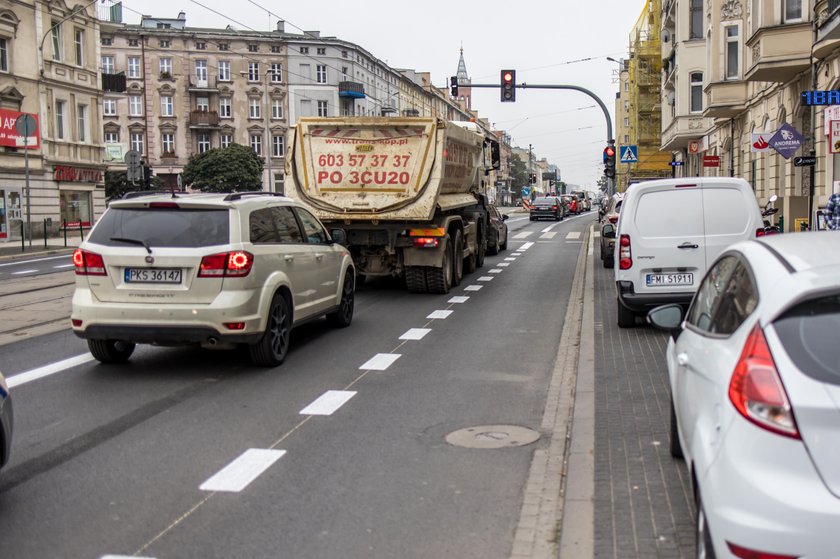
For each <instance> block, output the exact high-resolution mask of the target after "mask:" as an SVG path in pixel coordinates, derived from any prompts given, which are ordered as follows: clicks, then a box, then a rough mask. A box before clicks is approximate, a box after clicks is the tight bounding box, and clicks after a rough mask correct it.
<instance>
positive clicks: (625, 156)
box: [618, 146, 639, 163]
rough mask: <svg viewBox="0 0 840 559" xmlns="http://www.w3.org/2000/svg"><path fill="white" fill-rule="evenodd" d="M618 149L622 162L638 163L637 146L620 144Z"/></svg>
mask: <svg viewBox="0 0 840 559" xmlns="http://www.w3.org/2000/svg"><path fill="white" fill-rule="evenodd" d="M618 149H619V153H620V154H621V157H620V158H619V160H620V161H621V162H622V163H638V162H639V151H638V147H637V146H621V147H620V148H618Z"/></svg>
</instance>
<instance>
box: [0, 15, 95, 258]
mask: <svg viewBox="0 0 840 559" xmlns="http://www.w3.org/2000/svg"><path fill="white" fill-rule="evenodd" d="M98 36H99V22H98V20H97V18H96V14H95V12H94V10H93V8H92V7H91V6H90V5H86V6H81V5H80V6H76V7H72V8H71V7H69V6H67V5H66V4H65V3H64V2H61V1H58V2H47V1H44V0H19V1H16V2H4V3H3V5H2V6H1V7H0V117H1V118H2V123H3V134H2V136H3V138H2V139H0V242H18V241H19V240H20V238H21V236H22V235H24V234H25V232H24V229H25V227H26V223H27V222H30V223H31V235H32V237H35V238H39V237H42V236H43V235H44V232H45V229H46V231H47V232H49V233H53V234H54V233H56V232H57V231H58V229H59V227H60V226H61V224H64V223H66V224H67V225H68V226H70V227H78V226H79V225H82V226H89V225H90V223H91V222H92V221H93V220H94V219H95V218H96V216H97V215H98V214H99V213H101V212H102V209H103V207H104V182H103V173H104V170H105V166H104V165H103V163H102V153H103V151H102V126H101V121H100V117H99V110H98V108H99V106H100V104H101V100H102V92H101V90H100V88H99V80H98V66H99V59H98ZM22 113H26V114H29V115H31V116H32V117H33V118H35V119H36V120H37V128H38V129H37V134H36V135H35V136H30V138H31V139H30V140H29V145H30V146H32V147H30V148H28V149H25V148H24V147H23V146H24V145H25V144H24V143H23V142H22V140H23V139H22V138H20V137H16V136H15V132H14V131H15V127H14V122H15V121H16V120H17V118H18V117H19V116H20V115H21V114H22ZM36 145H37V147H35V146H36ZM27 169H28V173H27ZM27 175H28V181H27ZM27 182H28V192H27ZM27 213H28V214H29V216H30V219H29V220H27ZM30 238H31V237H30Z"/></svg>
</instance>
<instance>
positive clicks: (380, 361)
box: [359, 353, 401, 371]
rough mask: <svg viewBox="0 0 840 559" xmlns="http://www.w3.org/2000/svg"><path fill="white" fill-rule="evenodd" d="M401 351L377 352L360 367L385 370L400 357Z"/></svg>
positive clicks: (362, 368)
mask: <svg viewBox="0 0 840 559" xmlns="http://www.w3.org/2000/svg"><path fill="white" fill-rule="evenodd" d="M400 355H401V354H399V353H377V354H376V355H374V356H373V357H371V358H370V359H368V360H367V362H366V363H365V364H364V365H362V366H361V367H359V369H361V370H371V371H384V370H386V369H387V368H388V367H390V366H391V365H393V364H394V361H396V360H397V359H399V358H400Z"/></svg>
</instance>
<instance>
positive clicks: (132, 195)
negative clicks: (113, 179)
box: [120, 190, 187, 200]
mask: <svg viewBox="0 0 840 559" xmlns="http://www.w3.org/2000/svg"><path fill="white" fill-rule="evenodd" d="M163 194H171V195H172V197H173V198H177V196H176V194H187V193H186V192H178V193H175V192H172V191H170V190H133V191H131V192H126V193H125V194H123V195H122V196H121V197H120V200H128V199H129V198H140V197H141V196H160V195H163Z"/></svg>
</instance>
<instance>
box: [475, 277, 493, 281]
mask: <svg viewBox="0 0 840 559" xmlns="http://www.w3.org/2000/svg"><path fill="white" fill-rule="evenodd" d="M478 281H493V277H492V276H481V277H480V278H478Z"/></svg>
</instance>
